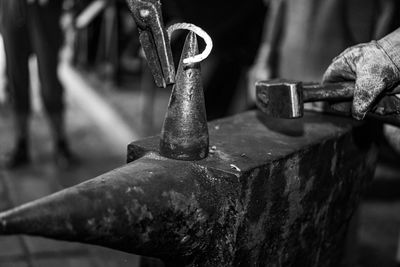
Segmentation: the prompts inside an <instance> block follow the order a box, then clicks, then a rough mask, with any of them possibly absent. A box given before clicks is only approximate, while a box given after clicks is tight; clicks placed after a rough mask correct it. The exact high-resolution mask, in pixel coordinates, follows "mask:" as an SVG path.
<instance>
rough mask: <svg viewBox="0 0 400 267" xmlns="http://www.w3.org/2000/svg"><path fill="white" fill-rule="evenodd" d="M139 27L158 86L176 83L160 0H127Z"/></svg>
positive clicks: (140, 36) (145, 51) (144, 48)
mask: <svg viewBox="0 0 400 267" xmlns="http://www.w3.org/2000/svg"><path fill="white" fill-rule="evenodd" d="M126 2H127V3H128V6H129V8H130V10H131V12H132V16H133V18H134V20H135V22H136V25H137V27H138V29H139V40H140V43H141V45H142V47H143V50H144V53H145V55H146V59H147V62H148V64H149V67H150V70H151V73H152V74H153V77H154V80H155V83H156V85H157V86H158V87H166V86H167V85H168V84H173V83H175V67H174V62H173V58H172V52H171V47H170V43H169V40H168V34H167V32H166V30H165V28H164V23H163V18H162V14H161V3H160V1H159V0H126Z"/></svg>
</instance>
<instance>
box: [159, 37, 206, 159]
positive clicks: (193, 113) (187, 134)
mask: <svg viewBox="0 0 400 267" xmlns="http://www.w3.org/2000/svg"><path fill="white" fill-rule="evenodd" d="M198 53H199V49H198V45H197V38H196V34H195V33H194V32H190V33H189V34H188V35H187V37H186V41H185V45H184V47H183V51H182V55H181V59H180V63H179V67H178V70H177V75H176V84H175V85H174V87H173V88H172V93H171V98H170V100H169V104H168V110H167V113H166V115H165V120H164V125H163V128H162V131H161V140H160V153H161V155H162V156H164V157H167V158H172V159H179V160H200V159H203V158H205V157H206V156H207V154H208V142H209V136H208V127H207V117H206V109H205V103H204V93H203V84H202V81H201V70H200V63H195V64H191V65H185V64H184V63H183V59H185V58H188V57H193V56H195V55H197V54H198Z"/></svg>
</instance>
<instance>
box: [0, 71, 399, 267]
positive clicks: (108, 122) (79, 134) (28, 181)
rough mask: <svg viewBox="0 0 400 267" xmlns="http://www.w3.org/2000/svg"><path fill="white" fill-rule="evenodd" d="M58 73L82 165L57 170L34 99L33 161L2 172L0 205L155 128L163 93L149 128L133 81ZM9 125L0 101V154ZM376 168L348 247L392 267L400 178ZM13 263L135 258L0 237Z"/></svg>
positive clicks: (105, 165) (86, 172) (30, 195)
mask: <svg viewBox="0 0 400 267" xmlns="http://www.w3.org/2000/svg"><path fill="white" fill-rule="evenodd" d="M61 76H62V77H63V80H64V84H65V86H66V88H67V102H68V113H67V123H68V127H67V128H68V136H69V138H70V140H71V146H72V149H73V151H74V152H75V153H76V154H77V155H79V158H80V164H79V165H78V166H76V167H75V168H71V169H68V170H60V169H58V168H57V167H56V166H55V165H54V164H53V159H52V143H51V139H49V130H48V126H47V124H46V119H45V117H44V115H43V114H42V112H41V111H40V103H35V110H36V111H35V113H34V115H33V118H32V122H31V133H32V134H31V136H32V137H31V154H32V158H33V164H32V166H29V167H26V168H23V169H20V170H17V171H7V170H4V169H1V170H0V210H5V209H7V208H10V207H13V206H16V205H18V204H21V203H24V202H27V201H30V200H33V199H37V198H39V197H42V196H45V195H48V194H50V193H52V192H54V191H57V190H60V189H61V188H64V187H69V186H72V185H74V184H77V183H79V182H81V181H84V180H86V179H88V178H91V177H94V176H96V175H98V174H100V173H102V172H105V171H107V170H110V169H112V168H115V167H117V166H119V165H121V164H123V163H124V162H125V151H126V150H125V149H126V144H127V143H128V142H130V141H132V140H134V139H138V138H140V137H143V136H144V135H147V134H149V133H157V132H158V129H159V128H160V124H161V121H162V118H163V113H164V111H165V108H166V105H167V101H168V96H169V92H168V90H161V89H160V90H158V91H157V92H156V103H155V105H154V106H155V107H156V110H155V111H154V113H155V114H154V119H155V120H154V126H153V127H152V128H151V129H148V128H145V127H144V125H143V124H142V118H143V117H142V114H143V112H142V108H143V107H142V104H141V103H142V100H143V96H142V95H141V93H140V91H139V90H138V89H137V87H138V86H139V85H138V82H137V81H135V80H133V81H132V82H131V83H129V84H130V86H129V87H130V88H124V90H114V89H111V88H112V85H111V84H107V83H105V82H103V81H98V80H96V79H92V78H90V77H91V76H90V75H89V76H88V75H83V76H82V75H79V74H78V73H76V72H74V70H72V69H70V68H67V69H62V70H61ZM82 77H85V78H82ZM88 81H89V82H88ZM0 83H1V81H0ZM0 100H1V99H0ZM35 101H36V100H35ZM0 102H1V101H0ZM145 115H146V114H145ZM147 115H148V114H147ZM12 129H13V128H12V117H11V111H10V108H9V106H8V105H7V104H5V103H3V104H1V103H0V156H4V154H5V153H6V152H7V151H9V150H10V149H11V148H12V140H13V130H12ZM1 160H3V159H1ZM389 170H390V169H389ZM378 173H379V176H380V177H384V178H379V179H378V180H376V181H375V182H374V185H373V186H372V187H371V190H370V191H371V192H370V194H369V195H368V199H367V200H365V201H363V203H362V205H361V208H360V212H359V215H360V217H359V221H358V224H359V228H358V229H359V230H358V233H357V235H358V239H359V245H358V246H356V247H354V248H353V251H354V253H355V254H354V255H353V256H355V257H353V258H357V262H358V264H357V266H365V267H369V266H371V267H372V266H381V267H384V266H388V267H390V266H396V264H395V256H396V249H397V242H398V237H399V233H400V175H399V174H398V172H390V171H388V168H385V167H383V168H380V169H379V172H378ZM11 266H13V267H14V266H15V267H25V266H27V267H47V266H49V267H50V266H58V267H64V266H71V267H72V266H74V267H75V266H78V267H80V266H82V267H87V266H88V267H89V266H90V267H103V266H104V267H106V266H107V267H108V266H110V267H111V266H112V267H117V266H118V267H119V266H121V267H123V266H130V267H135V266H139V257H137V256H134V255H130V254H126V253H121V252H117V251H113V250H108V249H104V248H99V247H94V246H88V245H81V244H76V243H68V242H59V241H52V240H48V239H43V238H32V237H25V236H18V237H15V236H11V237H0V267H11ZM352 266H354V265H352Z"/></svg>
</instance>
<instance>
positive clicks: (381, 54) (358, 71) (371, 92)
mask: <svg viewBox="0 0 400 267" xmlns="http://www.w3.org/2000/svg"><path fill="white" fill-rule="evenodd" d="M344 81H355V91H354V99H353V103H352V107H351V111H352V115H353V117H354V118H356V119H359V120H361V119H363V118H364V116H365V115H366V113H367V112H368V111H369V110H370V109H371V107H372V106H374V105H375V104H376V103H375V102H376V100H377V98H378V96H379V95H380V94H381V93H383V92H389V91H390V90H392V89H393V88H394V86H395V85H397V84H398V83H399V82H400V28H399V29H398V30H396V31H395V32H393V33H391V34H389V35H388V36H385V37H384V38H382V39H381V40H378V41H372V42H369V43H364V44H359V45H356V46H353V47H350V48H348V49H346V50H345V51H344V52H343V53H341V54H340V55H339V56H337V57H336V58H334V59H333V61H332V63H331V65H330V66H329V67H328V69H327V70H326V72H325V74H324V76H323V83H333V82H344ZM389 98H391V99H390V101H380V103H379V104H378V106H375V107H374V110H373V111H374V112H376V113H378V114H381V115H386V114H390V113H398V112H399V111H400V99H399V98H397V97H396V96H391V97H389ZM338 107H339V108H338ZM336 108H337V109H340V105H337V106H336ZM342 108H343V106H342Z"/></svg>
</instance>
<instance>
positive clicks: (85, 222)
mask: <svg viewBox="0 0 400 267" xmlns="http://www.w3.org/2000/svg"><path fill="white" fill-rule="evenodd" d="M190 166H191V165H190V164H189V163H187V162H182V161H175V162H171V161H168V162H167V161H166V160H165V159H164V158H161V157H159V156H156V155H154V154H148V155H146V156H144V157H143V158H140V159H138V160H136V161H134V162H131V163H129V164H127V165H124V166H122V167H120V168H118V169H115V170H112V171H110V172H108V173H105V174H103V175H100V176H98V177H96V178H93V179H91V180H88V181H86V182H84V183H81V184H79V185H76V186H73V187H71V188H67V189H64V190H62V191H60V192H57V193H54V194H53V195H50V196H47V197H44V198H42V199H39V200H36V201H33V202H31V203H28V204H25V205H22V206H20V207H17V208H14V209H12V210H9V211H5V212H2V213H0V235H12V234H27V235H37V236H44V237H49V238H53V239H59V240H68V241H77V242H83V243H89V244H95V245H101V246H105V247H110V248H114V249H118V250H121V251H126V252H129V253H134V254H140V255H145V256H151V257H157V258H160V259H163V260H165V261H167V262H168V261H169V260H171V261H173V260H176V259H178V258H179V259H180V260H182V259H183V260H185V258H190V255H189V254H187V251H188V248H190V247H191V246H192V245H193V244H194V243H195V244H196V246H195V247H197V248H199V249H201V248H204V244H202V241H200V240H197V237H196V232H197V231H202V232H203V233H204V232H205V231H206V229H205V228H204V227H208V226H207V224H206V223H205V221H206V220H207V218H208V215H209V213H207V212H205V210H207V208H206V209H205V210H204V209H203V208H201V207H200V206H202V205H201V203H202V202H203V203H204V201H205V200H206V198H204V194H202V196H201V197H199V195H200V194H199V192H198V191H199V190H200V189H199V186H198V184H196V183H197V182H196V179H193V170H192V168H191V167H190ZM206 206H207V205H206ZM203 207H204V205H203ZM208 232H210V230H208ZM198 236H199V237H202V235H198ZM193 242H194V243H193ZM195 247H194V248H193V251H196V249H195ZM182 251H186V255H182V254H183V252H182ZM188 260H189V259H188Z"/></svg>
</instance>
